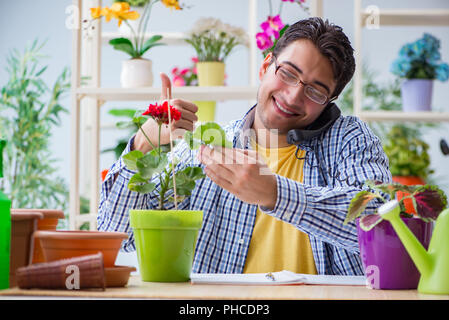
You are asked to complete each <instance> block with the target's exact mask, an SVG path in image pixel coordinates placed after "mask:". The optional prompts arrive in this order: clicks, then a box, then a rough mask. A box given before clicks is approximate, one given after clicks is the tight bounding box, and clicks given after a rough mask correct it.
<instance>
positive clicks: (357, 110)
mask: <svg viewBox="0 0 449 320" xmlns="http://www.w3.org/2000/svg"><path fill="white" fill-rule="evenodd" d="M374 14H378V17H375V18H376V19H377V18H378V23H379V26H449V9H414V10H408V9H407V10H406V9H379V10H378V11H377V12H374ZM372 15H373V12H370V10H368V8H365V9H363V8H362V0H354V22H355V25H354V31H355V32H354V37H355V39H354V51H355V62H356V70H355V73H354V114H355V115H356V116H358V117H359V118H361V119H362V120H365V121H417V122H418V121H421V122H446V121H448V122H449V112H407V113H406V112H398V111H363V110H362V68H361V66H362V65H363V64H362V51H363V50H362V30H363V28H365V27H367V21H368V20H371V19H372V18H373V17H372Z"/></svg>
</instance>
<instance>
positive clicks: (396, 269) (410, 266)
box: [356, 218, 433, 289]
mask: <svg viewBox="0 0 449 320" xmlns="http://www.w3.org/2000/svg"><path fill="white" fill-rule="evenodd" d="M402 220H403V221H404V223H405V224H406V225H407V226H408V227H409V228H410V230H411V231H412V232H413V234H414V235H415V236H416V238H417V239H418V240H419V242H421V244H422V245H423V246H424V248H426V249H427V248H428V247H429V243H430V238H431V236H432V229H433V225H432V223H426V222H424V221H422V220H421V219H418V218H402ZM356 224H357V234H358V239H359V247H360V256H361V258H362V263H363V268H364V269H365V275H366V277H367V282H368V285H369V286H370V287H371V288H373V289H416V288H417V287H418V282H419V278H420V273H419V271H418V269H417V268H416V266H415V264H414V263H413V261H412V259H411V258H410V256H409V254H408V252H407V251H406V249H405V247H404V246H403V244H402V242H401V240H399V237H398V236H397V234H396V231H394V229H393V227H392V225H391V224H390V222H388V221H386V220H384V221H382V222H380V223H379V224H378V225H376V226H375V227H374V228H373V229H371V230H370V231H364V230H362V229H361V228H360V225H359V219H357V220H356Z"/></svg>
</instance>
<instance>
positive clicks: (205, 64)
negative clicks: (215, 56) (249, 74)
mask: <svg viewBox="0 0 449 320" xmlns="http://www.w3.org/2000/svg"><path fill="white" fill-rule="evenodd" d="M196 69H197V72H198V85H199V86H200V87H211V86H222V85H223V84H224V77H225V64H224V62H218V61H201V62H200V61H198V62H197V63H196Z"/></svg>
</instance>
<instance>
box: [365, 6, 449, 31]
mask: <svg viewBox="0 0 449 320" xmlns="http://www.w3.org/2000/svg"><path fill="white" fill-rule="evenodd" d="M361 14H362V19H361V22H362V27H365V26H366V22H367V20H368V19H367V18H368V17H370V16H371V14H370V13H369V12H366V10H364V11H363V12H362V13H361ZM379 22H380V25H383V26H387V25H389V26H449V10H448V9H425V10H424V9H417V10H403V9H381V10H380V11H379Z"/></svg>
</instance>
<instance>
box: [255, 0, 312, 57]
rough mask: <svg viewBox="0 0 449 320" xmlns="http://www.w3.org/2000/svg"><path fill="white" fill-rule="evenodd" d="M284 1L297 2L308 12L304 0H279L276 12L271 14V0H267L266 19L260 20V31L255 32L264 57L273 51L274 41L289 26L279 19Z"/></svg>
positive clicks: (275, 41)
mask: <svg viewBox="0 0 449 320" xmlns="http://www.w3.org/2000/svg"><path fill="white" fill-rule="evenodd" d="M284 2H291V3H296V4H298V5H299V6H300V7H301V8H302V9H303V10H304V11H305V12H307V13H309V8H308V7H306V6H305V2H306V0H281V2H280V4H279V10H278V14H277V15H275V16H273V6H272V3H271V0H268V4H269V7H270V13H269V15H268V17H267V20H266V21H264V22H262V24H261V25H260V27H261V28H262V32H259V33H257V34H256V41H257V47H258V48H259V49H260V50H262V55H263V56H264V57H265V56H266V55H267V54H268V53H269V52H271V51H273V49H274V47H275V46H276V43H277V41H278V39H279V38H280V37H282V35H283V34H284V32H285V30H287V28H288V27H289V25H288V24H284V23H283V22H282V19H281V11H282V7H283V4H284Z"/></svg>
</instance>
